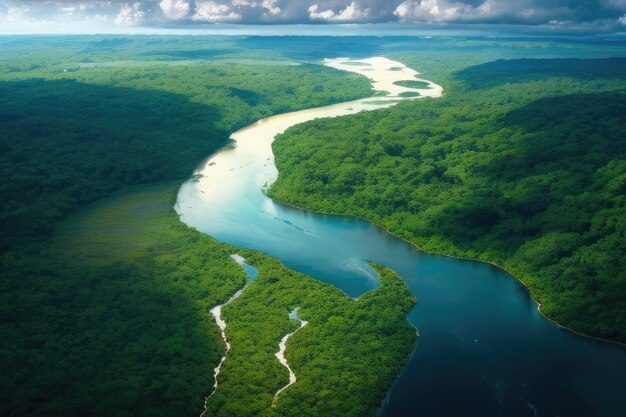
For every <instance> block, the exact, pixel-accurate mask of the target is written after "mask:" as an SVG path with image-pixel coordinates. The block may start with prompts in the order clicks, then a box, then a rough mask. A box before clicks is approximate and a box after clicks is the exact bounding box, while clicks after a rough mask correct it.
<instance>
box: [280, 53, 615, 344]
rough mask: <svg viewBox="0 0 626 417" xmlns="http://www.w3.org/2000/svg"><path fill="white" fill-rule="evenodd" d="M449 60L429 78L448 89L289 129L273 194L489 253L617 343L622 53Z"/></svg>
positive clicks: (550, 301)
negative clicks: (468, 61)
mask: <svg viewBox="0 0 626 417" xmlns="http://www.w3.org/2000/svg"><path fill="white" fill-rule="evenodd" d="M404 58H405V59H407V61H409V63H410V60H411V58H410V55H405V56H404ZM418 59H419V57H416V56H413V58H412V60H413V61H414V62H415V67H416V68H420V66H419V62H418ZM425 66H426V68H429V64H428V63H426V64H425ZM450 68H451V69H444V68H443V67H438V68H436V67H431V69H430V72H429V73H428V75H427V76H426V78H429V79H432V80H433V81H435V82H437V83H439V84H443V85H444V86H445V88H444V93H445V96H444V97H443V98H440V99H425V100H418V101H417V102H406V103H402V104H400V105H398V106H397V107H394V108H392V109H389V110H385V111H378V112H370V113H361V114H358V115H355V116H350V117H343V118H337V119H329V120H318V121H313V122H309V123H307V124H304V125H299V126H295V127H293V128H291V129H290V130H288V131H287V132H286V133H285V134H284V135H282V136H280V137H279V139H278V140H277V141H276V142H275V144H274V150H275V154H276V163H277V166H278V168H279V171H280V176H279V179H278V181H277V182H276V183H275V184H274V186H273V187H272V188H271V190H270V195H271V196H272V197H274V198H277V199H278V200H280V201H284V202H287V203H290V204H294V205H297V206H302V207H306V208H310V209H314V210H319V211H323V212H332V213H342V214H354V215H358V216H362V217H365V218H368V219H370V220H372V221H374V222H375V223H377V224H380V225H382V226H384V227H385V228H387V229H388V230H390V231H391V232H393V233H395V234H397V235H398V236H401V237H403V238H405V239H408V240H410V241H412V242H413V243H415V244H416V245H417V246H418V247H420V248H421V249H423V250H426V251H431V252H436V253H442V254H447V255H453V256H459V257H468V258H475V259H481V260H484V261H489V262H494V263H497V264H498V265H501V266H503V267H504V268H506V269H508V270H509V271H511V272H512V273H513V274H514V275H515V276H516V277H518V278H519V279H520V280H521V281H522V282H523V283H524V284H525V285H527V286H528V288H529V289H530V291H531V294H532V295H533V297H534V298H535V299H537V300H538V301H540V302H541V304H542V307H541V309H542V312H543V313H544V314H545V315H547V316H548V317H550V318H552V319H554V320H556V321H557V322H559V323H561V324H563V325H566V326H568V327H571V328H572V329H574V330H576V331H579V332H582V333H586V334H590V335H594V336H598V337H602V338H608V339H613V340H618V341H622V342H625V341H626V272H625V271H626V263H625V262H626V256H625V254H626V239H625V236H624V231H625V230H626V223H625V219H626V205H625V204H626V200H625V197H624V196H625V193H626V128H625V126H626V82H625V81H624V80H625V79H626V60H625V59H591V60H584V59H563V60H562V59H541V60H533V59H520V60H498V61H492V62H486V63H481V64H479V65H475V66H469V67H466V68H463V67H462V64H461V65H459V64H458V63H457V64H456V65H451V66H450ZM437 77H440V78H439V79H438V78H437Z"/></svg>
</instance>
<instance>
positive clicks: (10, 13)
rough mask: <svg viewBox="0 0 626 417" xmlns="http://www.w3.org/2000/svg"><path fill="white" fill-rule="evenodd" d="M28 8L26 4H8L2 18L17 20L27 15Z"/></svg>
mask: <svg viewBox="0 0 626 417" xmlns="http://www.w3.org/2000/svg"><path fill="white" fill-rule="evenodd" d="M29 11H30V9H29V8H28V7H26V6H9V7H8V9H7V10H6V13H5V14H4V20H6V21H8V22H19V21H21V20H24V19H25V18H27V17H28V12H29Z"/></svg>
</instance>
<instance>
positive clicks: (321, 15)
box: [307, 1, 370, 22]
mask: <svg viewBox="0 0 626 417" xmlns="http://www.w3.org/2000/svg"><path fill="white" fill-rule="evenodd" d="M319 8H320V7H319V6H318V5H317V4H312V5H311V6H310V7H309V8H308V9H307V11H308V12H309V17H310V18H311V20H323V21H326V22H362V21H365V20H367V18H368V17H369V12H370V10H369V9H360V8H359V6H358V5H357V3H356V2H355V1H353V2H352V3H350V4H349V5H348V6H346V8H345V9H343V10H339V11H338V12H337V13H335V12H334V11H333V10H332V9H327V10H322V11H320V10H319Z"/></svg>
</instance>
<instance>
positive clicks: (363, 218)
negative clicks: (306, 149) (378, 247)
mask: <svg viewBox="0 0 626 417" xmlns="http://www.w3.org/2000/svg"><path fill="white" fill-rule="evenodd" d="M268 197H269V196H268ZM269 198H271V199H272V201H274V202H276V203H278V204H282V205H284V206H286V207H290V208H294V209H298V210H302V211H306V212H309V213H314V214H321V215H325V216H338V217H350V218H353V219H358V220H362V221H366V222H368V223H370V224H372V225H373V226H376V227H378V228H379V229H381V230H383V231H385V233H388V234H390V235H391V236H393V237H395V238H397V239H400V240H402V241H404V242H405V243H408V244H409V245H411V246H412V247H413V248H415V250H417V251H419V252H422V253H425V254H428V255H434V256H443V257H446V258H452V259H459V260H463V261H471V262H481V263H485V264H488V265H491V266H494V267H496V268H498V269H501V270H502V271H504V272H506V273H507V274H509V275H510V276H512V277H513V278H515V280H516V281H517V282H519V283H520V284H521V285H522V286H523V287H524V289H525V290H526V291H527V293H528V298H529V299H530V300H531V301H532V302H534V303H535V304H537V311H538V312H539V314H541V317H543V318H544V319H545V320H546V321H548V322H550V323H552V324H553V325H555V326H557V327H559V328H561V329H564V330H567V331H568V332H570V333H573V334H574V335H576V336H578V337H582V338H585V339H592V340H596V341H600V342H605V343H611V344H615V345H618V346H622V347H626V342H618V341H616V340H610V339H603V338H601V337H597V336H591V335H586V334H584V333H580V332H577V331H576V330H574V329H570V328H569V327H567V326H564V325H562V324H560V323H558V322H556V321H555V320H553V319H551V318H550V317H548V316H546V315H545V314H544V313H543V311H541V303H540V302H539V301H537V300H535V299H534V298H533V297H532V294H531V292H530V289H529V288H528V286H527V285H526V284H525V283H524V282H523V281H522V280H520V279H519V278H518V277H517V276H516V275H515V274H517V272H515V271H513V270H509V269H507V268H505V267H503V266H501V265H498V264H497V263H495V262H493V261H486V260H483V259H476V258H470V257H464V256H458V255H448V254H445V253H438V252H433V251H428V250H424V249H422V248H420V247H419V246H418V245H417V244H415V243H413V242H411V241H410V240H408V239H405V238H403V237H402V236H398V235H397V234H395V233H393V232H391V231H389V230H387V229H386V228H384V227H383V226H381V225H379V224H378V223H376V222H374V221H372V220H370V219H368V218H366V217H362V216H357V215H352V214H343V213H334V212H325V211H318V210H311V209H307V208H303V207H300V206H297V205H295V204H291V203H286V202H283V201H281V200H277V199H275V198H273V197H269ZM413 327H415V326H413Z"/></svg>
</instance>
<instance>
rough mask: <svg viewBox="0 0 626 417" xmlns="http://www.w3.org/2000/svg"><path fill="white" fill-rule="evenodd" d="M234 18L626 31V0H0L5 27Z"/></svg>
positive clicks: (135, 29)
mask: <svg viewBox="0 0 626 417" xmlns="http://www.w3.org/2000/svg"><path fill="white" fill-rule="evenodd" d="M235 24H236V25H237V26H236V27H245V25H266V26H268V25H272V26H271V27H278V25H281V26H289V25H316V26H325V27H326V28H332V27H346V25H363V24H367V25H366V26H376V24H379V26H380V27H387V28H394V27H397V28H407V27H412V26H415V27H421V28H433V29H445V28H465V29H471V28H472V27H476V28H481V29H483V30H484V29H485V28H489V27H492V28H498V27H509V28H511V27H519V28H524V29H526V30H528V29H533V28H536V29H537V30H539V31H544V32H550V33H616V32H626V0H136V1H127V0H107V1H105V0H102V1H101V0H93V1H85V0H82V1H81V0H0V33H5V34H6V33H142V32H147V33H149V32H154V33H164V32H168V31H171V32H181V31H183V32H193V31H195V30H207V28H212V27H213V28H223V27H229V25H235ZM242 25H244V26H242Z"/></svg>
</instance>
